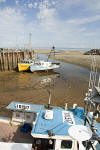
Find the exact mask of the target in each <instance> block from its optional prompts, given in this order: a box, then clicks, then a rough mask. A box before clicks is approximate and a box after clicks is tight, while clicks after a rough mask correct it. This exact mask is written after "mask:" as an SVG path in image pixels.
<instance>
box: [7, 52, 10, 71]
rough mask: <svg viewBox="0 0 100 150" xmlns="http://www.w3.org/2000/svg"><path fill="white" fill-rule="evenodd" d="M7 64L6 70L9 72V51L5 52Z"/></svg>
mask: <svg viewBox="0 0 100 150" xmlns="http://www.w3.org/2000/svg"><path fill="white" fill-rule="evenodd" d="M7 64H8V70H10V65H9V51H8V52H7Z"/></svg>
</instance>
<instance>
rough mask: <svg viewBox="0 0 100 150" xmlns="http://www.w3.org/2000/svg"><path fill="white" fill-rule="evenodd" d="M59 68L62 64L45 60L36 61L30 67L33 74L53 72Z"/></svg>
mask: <svg viewBox="0 0 100 150" xmlns="http://www.w3.org/2000/svg"><path fill="white" fill-rule="evenodd" d="M59 67H60V63H56V62H50V61H44V60H38V61H34V63H33V64H31V65H30V66H29V68H30V71H31V72H34V71H46V70H53V69H56V68H59Z"/></svg>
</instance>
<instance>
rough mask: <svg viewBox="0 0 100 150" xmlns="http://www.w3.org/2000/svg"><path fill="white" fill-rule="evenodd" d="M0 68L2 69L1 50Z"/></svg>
mask: <svg viewBox="0 0 100 150" xmlns="http://www.w3.org/2000/svg"><path fill="white" fill-rule="evenodd" d="M0 70H1V71H2V59H1V52H0Z"/></svg>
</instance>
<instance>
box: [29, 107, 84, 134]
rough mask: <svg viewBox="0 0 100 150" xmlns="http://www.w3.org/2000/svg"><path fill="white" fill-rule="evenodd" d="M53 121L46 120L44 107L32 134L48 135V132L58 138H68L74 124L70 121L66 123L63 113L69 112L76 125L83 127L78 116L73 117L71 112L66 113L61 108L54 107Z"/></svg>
mask: <svg viewBox="0 0 100 150" xmlns="http://www.w3.org/2000/svg"><path fill="white" fill-rule="evenodd" d="M52 111H53V119H51V120H47V119H45V118H44V116H45V113H46V109H45V107H44V106H43V107H42V108H41V110H40V112H39V115H38V117H37V119H36V123H35V126H33V128H32V131H31V134H32V135H33V136H34V135H36V134H42V135H43V134H44V135H48V130H49V131H51V132H52V133H53V134H54V135H58V136H68V129H69V127H71V125H72V124H70V123H68V121H64V118H63V115H62V114H63V112H69V113H70V114H72V117H73V119H74V122H75V124H78V125H83V122H82V119H81V118H80V117H78V116H77V115H75V116H74V115H73V113H72V112H71V111H65V109H63V108H61V107H53V106H52Z"/></svg>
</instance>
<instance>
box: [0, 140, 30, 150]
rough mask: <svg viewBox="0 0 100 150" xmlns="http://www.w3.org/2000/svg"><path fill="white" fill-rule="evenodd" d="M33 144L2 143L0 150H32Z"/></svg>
mask: <svg viewBox="0 0 100 150" xmlns="http://www.w3.org/2000/svg"><path fill="white" fill-rule="evenodd" d="M31 148H32V144H23V143H6V142H0V150H6V149H7V150H31Z"/></svg>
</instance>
